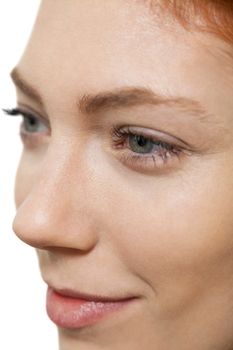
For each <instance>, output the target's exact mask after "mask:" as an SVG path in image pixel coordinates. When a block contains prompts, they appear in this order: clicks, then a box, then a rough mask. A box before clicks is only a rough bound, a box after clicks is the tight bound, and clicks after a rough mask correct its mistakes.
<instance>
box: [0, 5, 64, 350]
mask: <svg viewBox="0 0 233 350" xmlns="http://www.w3.org/2000/svg"><path fill="white" fill-rule="evenodd" d="M39 2H40V1H39V0H5V1H4V0H1V1H0V108H13V107H15V104H16V98H15V90H14V87H13V84H12V83H11V81H10V78H9V72H10V71H11V69H12V68H13V67H14V66H15V65H16V64H17V62H18V61H19V59H20V56H21V54H22V52H23V50H24V47H25V45H26V43H27V40H28V37H29V35H30V32H31V28H32V26H33V23H34V20H35V16H36V13H37V9H38V6H39ZM19 121H20V118H19V119H18V118H13V117H12V118H9V117H6V116H4V114H3V113H2V111H0V349H2V350H16V349H23V350H42V349H45V350H57V349H58V345H57V331H56V327H55V326H54V325H53V324H52V323H51V321H49V320H48V317H47V315H46V311H45V293H46V286H45V285H44V284H43V282H42V280H41V278H40V273H39V268H38V263H37V258H36V254H35V251H34V249H33V248H31V247H28V246H26V245H25V244H24V243H22V242H21V241H19V239H18V238H17V237H16V236H15V235H14V234H13V232H12V230H11V223H12V220H13V218H14V215H15V207H14V200H13V188H14V177H15V172H16V168H17V164H18V161H19V158H20V153H21V142H20V139H19V136H18V130H19Z"/></svg>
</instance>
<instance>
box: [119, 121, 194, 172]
mask: <svg viewBox="0 0 233 350" xmlns="http://www.w3.org/2000/svg"><path fill="white" fill-rule="evenodd" d="M112 138H113V148H114V149H115V150H116V151H117V152H116V155H117V157H118V158H119V159H120V161H121V162H122V163H123V164H125V165H127V166H128V167H131V168H133V169H134V170H139V171H140V170H141V171H153V170H156V169H166V168H168V167H172V166H173V167H174V166H175V165H178V162H179V161H180V160H181V156H182V155H183V156H185V155H190V154H191V152H190V151H189V150H187V149H184V148H183V147H182V146H181V145H180V144H179V142H178V140H177V144H175V138H174V140H171V136H170V135H169V136H168V135H166V134H164V133H162V132H160V131H153V130H151V129H146V128H139V127H133V126H125V127H121V128H118V127H114V128H113V130H112ZM166 138H168V140H169V141H165V139H166Z"/></svg>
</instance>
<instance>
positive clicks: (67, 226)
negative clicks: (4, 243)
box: [12, 185, 98, 252]
mask: <svg viewBox="0 0 233 350" xmlns="http://www.w3.org/2000/svg"><path fill="white" fill-rule="evenodd" d="M45 187H46V186H45ZM45 187H44V188H43V190H42V189H41V186H40V185H39V186H37V188H35V189H34V190H32V191H31V193H29V195H28V196H27V198H26V199H25V200H24V201H23V202H22V203H21V205H20V206H19V207H18V210H17V213H16V216H15V218H14V221H13V225H12V228H13V231H14V232H15V234H16V235H17V236H18V237H19V238H20V239H21V240H22V241H24V242H25V243H27V244H29V245H31V246H33V247H35V248H39V249H46V248H51V247H59V248H70V249H77V250H79V251H82V252H85V251H86V252H87V251H90V250H91V249H93V248H94V246H95V245H96V243H97V241H98V236H97V232H98V228H97V218H95V214H94V211H93V212H91V211H92V209H91V207H90V203H87V202H85V201H84V198H83V197H82V196H83V195H81V192H82V193H84V191H80V192H79V196H77V193H76V196H74V195H73V196H72V195H71V194H69V193H68V192H64V190H61V189H60V191H59V190H56V193H54V191H52V193H51V188H50V189H49V188H48V187H47V188H45ZM74 197H75V198H74ZM80 197H82V198H80ZM85 198H87V195H86V194H85ZM84 202H85V203H84Z"/></svg>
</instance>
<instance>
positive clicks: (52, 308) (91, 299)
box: [46, 287, 137, 329]
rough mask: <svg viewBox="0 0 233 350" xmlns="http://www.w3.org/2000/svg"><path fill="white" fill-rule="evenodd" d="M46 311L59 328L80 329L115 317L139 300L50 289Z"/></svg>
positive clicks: (131, 297)
mask: <svg viewBox="0 0 233 350" xmlns="http://www.w3.org/2000/svg"><path fill="white" fill-rule="evenodd" d="M46 299H47V300H46V310H47V314H48V316H49V318H50V319H51V321H52V322H54V323H55V324H56V325H57V326H58V327H61V328H68V329H78V328H82V327H87V326H91V325H93V324H95V323H97V322H100V321H101V320H103V319H105V318H107V317H110V316H114V315H115V314H116V313H119V312H123V310H124V309H125V308H126V307H127V306H129V305H130V304H131V303H132V302H134V301H135V299H137V297H135V296H129V297H128V296H127V297H116V298H115V297H114V298H112V297H108V296H100V295H91V294H84V293H80V292H76V291H73V290H69V289H53V288H51V287H48V290H47V298H46Z"/></svg>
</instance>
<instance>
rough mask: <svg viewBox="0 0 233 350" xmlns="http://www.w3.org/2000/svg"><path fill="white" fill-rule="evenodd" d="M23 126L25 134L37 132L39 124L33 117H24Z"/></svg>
mask: <svg viewBox="0 0 233 350" xmlns="http://www.w3.org/2000/svg"><path fill="white" fill-rule="evenodd" d="M23 125H24V128H25V130H26V131H27V132H38V127H39V122H38V120H37V119H36V118H34V117H29V116H28V117H25V118H24V121H23Z"/></svg>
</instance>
